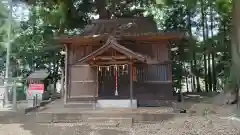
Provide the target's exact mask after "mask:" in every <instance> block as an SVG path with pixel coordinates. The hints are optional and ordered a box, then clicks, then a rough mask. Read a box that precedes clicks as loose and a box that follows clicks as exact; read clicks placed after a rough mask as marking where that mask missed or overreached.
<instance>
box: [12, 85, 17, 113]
mask: <svg viewBox="0 0 240 135" xmlns="http://www.w3.org/2000/svg"><path fill="white" fill-rule="evenodd" d="M12 96H13V97H12V102H13V110H14V111H17V86H16V81H14V83H13V95H12Z"/></svg>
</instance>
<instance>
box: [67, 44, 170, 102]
mask: <svg viewBox="0 0 240 135" xmlns="http://www.w3.org/2000/svg"><path fill="white" fill-rule="evenodd" d="M159 44H160V45H159ZM101 45H102V44H101ZM101 45H94V46H79V45H69V46H68V57H69V59H68V83H67V89H68V98H74V97H79V98H81V97H89V96H93V97H94V96H97V95H99V96H102V97H110V96H111V95H114V90H115V79H114V78H113V77H114V76H113V75H109V76H104V77H99V74H98V75H97V70H98V69H96V67H90V66H89V65H88V64H87V63H78V62H77V61H78V60H79V59H81V58H82V57H84V56H86V55H88V54H90V53H91V52H92V51H94V50H96V49H98V48H99V47H101ZM121 45H124V46H125V47H127V48H129V49H131V50H133V51H136V52H138V53H141V54H143V55H146V56H149V57H151V58H153V59H155V60H159V64H155V65H144V64H141V65H136V69H137V70H136V75H137V81H135V82H134V84H133V87H134V92H133V94H134V98H137V99H138V100H141V101H145V100H146V101H147V100H150V99H151V100H155V99H156V100H162V99H171V98H172V97H173V94H172V92H173V90H172V83H171V81H172V78H171V76H172V72H171V71H172V70H171V64H166V63H165V62H167V61H169V53H168V52H169V51H168V44H167V42H159V43H144V42H136V41H135V42H126V41H124V42H123V43H122V44H121ZM81 65H82V66H81ZM111 74H113V73H111ZM97 76H98V77H97ZM101 81H102V82H101ZM129 81H130V80H129V75H128V74H125V75H120V76H119V97H121V98H129V95H130V87H129ZM84 82H85V83H84ZM103 86H104V87H103ZM101 89H104V92H102V91H101ZM113 97H114V96H113Z"/></svg>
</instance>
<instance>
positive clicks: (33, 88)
mask: <svg viewBox="0 0 240 135" xmlns="http://www.w3.org/2000/svg"><path fill="white" fill-rule="evenodd" d="M43 93H44V84H41V83H40V84H29V87H28V94H29V96H33V107H35V106H37V105H38V103H39V102H38V100H39V99H38V98H41V97H42V96H41V95H42V94H43Z"/></svg>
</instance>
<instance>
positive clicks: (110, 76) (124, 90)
mask: <svg viewBox="0 0 240 135" xmlns="http://www.w3.org/2000/svg"><path fill="white" fill-rule="evenodd" d="M116 71H117V73H116ZM127 71H128V69H127V67H126V66H125V67H124V66H123V65H118V66H117V70H116V66H101V67H100V66H99V67H98V82H99V83H98V97H99V98H100V99H129V98H130V96H129V93H130V91H129V90H130V85H129V79H130V78H129V74H128V72H127ZM116 75H117V77H116ZM116 82H117V84H116ZM116 87H117V94H116Z"/></svg>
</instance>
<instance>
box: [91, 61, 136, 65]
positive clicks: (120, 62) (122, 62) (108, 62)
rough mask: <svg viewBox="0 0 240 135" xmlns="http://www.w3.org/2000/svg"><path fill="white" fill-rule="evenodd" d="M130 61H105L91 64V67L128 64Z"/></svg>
mask: <svg viewBox="0 0 240 135" xmlns="http://www.w3.org/2000/svg"><path fill="white" fill-rule="evenodd" d="M131 62H132V61H106V62H91V63H90V64H92V65H114V64H116V65H117V64H128V63H131Z"/></svg>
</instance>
